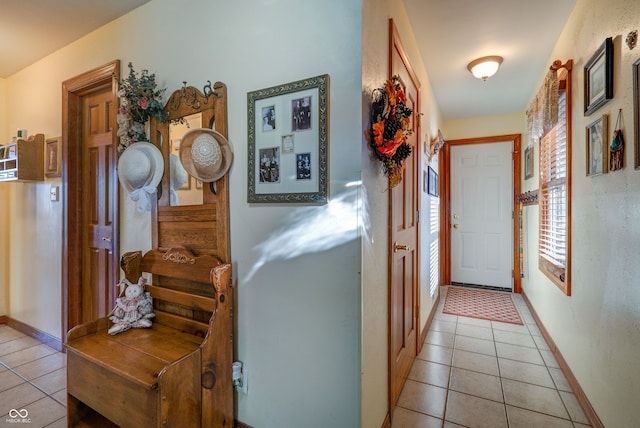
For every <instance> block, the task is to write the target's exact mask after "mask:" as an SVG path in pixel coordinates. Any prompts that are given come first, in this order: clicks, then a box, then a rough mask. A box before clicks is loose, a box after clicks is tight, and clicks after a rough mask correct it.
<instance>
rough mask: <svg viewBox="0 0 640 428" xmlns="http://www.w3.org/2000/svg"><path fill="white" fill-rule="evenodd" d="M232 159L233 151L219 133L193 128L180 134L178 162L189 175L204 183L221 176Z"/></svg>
mask: <svg viewBox="0 0 640 428" xmlns="http://www.w3.org/2000/svg"><path fill="white" fill-rule="evenodd" d="M232 161H233V152H232V151H231V146H230V145H229V142H228V141H227V139H226V138H225V137H224V135H222V134H221V133H219V132H217V131H214V130H213V129H208V128H195V129H192V130H190V131H188V132H187V133H186V134H184V135H183V136H182V142H181V143H180V162H181V163H182V166H183V167H184V169H186V170H187V172H188V173H189V175H191V176H192V177H194V178H196V179H197V180H200V181H202V182H204V183H210V182H212V181H216V180H219V179H220V178H222V177H223V176H224V175H225V174H226V173H227V171H229V168H231V162H232Z"/></svg>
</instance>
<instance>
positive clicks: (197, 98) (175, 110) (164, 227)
mask: <svg viewBox="0 0 640 428" xmlns="http://www.w3.org/2000/svg"><path fill="white" fill-rule="evenodd" d="M163 113H164V115H165V117H166V121H165V122H162V121H160V120H158V119H156V118H151V120H150V124H149V126H150V132H149V134H150V140H151V143H152V144H154V145H155V146H156V147H158V148H159V149H160V151H161V152H162V157H163V159H164V171H165V174H164V175H163V177H162V181H161V182H160V185H159V186H158V204H157V210H153V212H154V213H155V215H154V216H153V220H152V222H153V224H152V245H153V247H154V248H158V249H160V250H165V251H166V250H168V249H169V248H171V247H173V246H176V245H182V246H187V247H189V249H190V250H191V251H193V252H194V254H196V255H201V254H212V255H216V256H218V257H219V258H220V259H221V260H222V261H223V262H229V261H230V251H229V203H228V201H229V173H227V174H226V175H225V176H224V177H222V178H221V179H220V180H218V181H216V182H215V183H209V184H210V185H206V184H207V183H203V186H202V192H203V197H202V200H203V203H202V205H187V206H171V205H170V200H169V193H170V192H169V191H168V189H169V178H170V174H169V153H170V147H169V141H170V140H169V125H170V123H171V121H173V120H176V119H179V118H181V117H185V116H189V115H191V114H195V113H201V114H202V124H201V126H202V127H203V128H212V127H213V129H215V130H216V131H218V132H219V133H221V134H222V135H224V137H225V138H227V139H228V123H227V122H228V121H227V87H226V85H225V84H224V83H221V82H216V83H215V84H214V85H213V88H212V87H211V82H207V85H205V86H204V89H203V92H201V91H200V90H198V89H197V88H195V87H193V86H187V84H186V82H184V86H183V87H182V88H180V89H178V90H176V91H174V92H173V93H172V94H171V96H170V97H169V99H168V101H167V103H166V104H165V106H164V108H163ZM212 241H214V242H212Z"/></svg>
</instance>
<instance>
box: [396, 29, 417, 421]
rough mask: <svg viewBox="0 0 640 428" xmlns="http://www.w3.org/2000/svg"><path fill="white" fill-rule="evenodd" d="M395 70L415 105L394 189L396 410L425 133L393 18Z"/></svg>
mask: <svg viewBox="0 0 640 428" xmlns="http://www.w3.org/2000/svg"><path fill="white" fill-rule="evenodd" d="M391 40H392V46H391V49H392V52H391V74H397V75H398V76H399V77H400V82H401V83H402V85H403V86H404V88H405V92H406V95H407V104H408V106H409V107H411V109H412V110H413V115H412V118H411V124H412V129H413V134H412V135H411V136H410V137H409V139H408V140H407V142H408V143H409V144H410V145H411V147H412V151H411V155H410V156H409V157H408V158H407V159H406V169H405V171H404V177H403V179H402V181H401V182H400V183H399V184H398V185H397V186H395V187H393V188H392V189H390V190H389V193H390V207H389V208H390V209H389V225H390V226H389V229H390V234H389V244H390V248H389V257H390V262H389V264H390V286H389V288H390V290H389V317H390V320H389V336H390V337H389V384H390V385H389V389H390V391H389V401H390V412H393V408H394V406H395V403H396V401H397V400H398V397H399V396H400V392H401V391H402V387H403V386H404V382H405V380H406V378H407V375H408V374H409V370H410V369H411V364H412V363H413V360H414V358H415V356H416V353H417V340H418V337H419V334H418V318H417V316H418V280H417V278H418V260H419V259H418V256H417V254H418V239H417V237H418V219H417V210H418V206H419V205H418V188H417V186H416V180H417V176H418V172H417V171H418V151H419V147H418V144H417V141H418V139H417V137H418V135H420V130H419V121H418V120H417V119H416V118H417V117H419V116H418V113H419V104H418V100H419V89H420V83H419V82H418V80H417V78H416V76H415V74H414V73H413V70H412V68H411V64H409V62H408V59H407V56H406V54H405V53H404V49H403V48H402V44H401V42H400V38H399V37H398V34H397V31H396V29H395V27H394V26H393V21H391Z"/></svg>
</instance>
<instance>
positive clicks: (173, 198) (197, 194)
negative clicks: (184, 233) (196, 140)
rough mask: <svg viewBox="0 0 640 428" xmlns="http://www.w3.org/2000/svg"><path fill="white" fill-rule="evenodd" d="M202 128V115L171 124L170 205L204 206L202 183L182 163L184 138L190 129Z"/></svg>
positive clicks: (187, 117)
mask: <svg viewBox="0 0 640 428" xmlns="http://www.w3.org/2000/svg"><path fill="white" fill-rule="evenodd" d="M201 127H202V113H194V114H191V115H189V116H186V117H183V118H182V121H181V122H171V123H169V205H171V206H180V205H202V193H203V192H202V182H200V181H198V180H196V179H195V177H191V176H190V175H189V174H188V173H187V171H186V170H185V169H184V168H183V167H182V164H181V163H180V144H181V142H182V137H183V136H184V134H186V133H187V132H188V131H189V130H190V129H194V128H201Z"/></svg>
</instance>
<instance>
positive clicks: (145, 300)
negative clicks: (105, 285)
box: [108, 277, 155, 334]
mask: <svg viewBox="0 0 640 428" xmlns="http://www.w3.org/2000/svg"><path fill="white" fill-rule="evenodd" d="M144 284H145V280H144V278H142V277H140V279H139V280H138V283H137V284H134V283H131V282H129V281H128V280H127V279H126V278H123V279H122V281H120V286H122V285H126V287H127V288H126V289H125V291H124V296H122V293H120V296H119V297H118V298H117V299H116V307H115V308H114V310H113V312H112V314H111V316H110V317H109V319H110V320H111V321H113V323H114V324H113V326H112V327H111V328H110V329H109V330H108V333H109V334H118V333H121V332H123V331H127V330H129V329H130V328H132V327H133V328H148V327H151V318H153V317H154V316H155V314H154V313H153V301H152V299H151V294H149V292H145V291H144Z"/></svg>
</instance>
